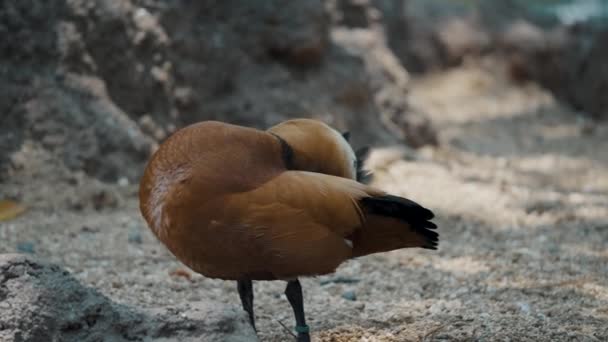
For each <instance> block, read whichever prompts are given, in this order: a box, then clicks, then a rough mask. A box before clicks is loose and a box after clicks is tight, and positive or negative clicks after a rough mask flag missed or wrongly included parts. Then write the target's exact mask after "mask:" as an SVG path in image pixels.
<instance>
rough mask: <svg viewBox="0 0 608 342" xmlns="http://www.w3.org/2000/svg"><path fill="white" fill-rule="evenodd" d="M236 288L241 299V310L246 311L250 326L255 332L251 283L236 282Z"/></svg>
mask: <svg viewBox="0 0 608 342" xmlns="http://www.w3.org/2000/svg"><path fill="white" fill-rule="evenodd" d="M237 288H238V289H239V297H241V303H242V304H243V309H244V310H245V311H247V314H248V315H249V321H250V322H251V326H252V327H253V330H255V331H256V332H257V329H256V328H255V317H254V316H253V282H252V281H251V280H237Z"/></svg>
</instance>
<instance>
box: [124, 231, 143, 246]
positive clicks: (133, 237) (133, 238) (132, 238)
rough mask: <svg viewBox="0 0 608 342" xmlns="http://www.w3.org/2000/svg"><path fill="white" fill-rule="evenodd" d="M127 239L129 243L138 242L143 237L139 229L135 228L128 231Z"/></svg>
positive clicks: (140, 241)
mask: <svg viewBox="0 0 608 342" xmlns="http://www.w3.org/2000/svg"><path fill="white" fill-rule="evenodd" d="M127 239H128V241H129V242H130V243H135V244H140V243H142V242H143V238H142V236H141V233H140V232H139V231H136V230H132V231H130V232H129V236H128V238H127Z"/></svg>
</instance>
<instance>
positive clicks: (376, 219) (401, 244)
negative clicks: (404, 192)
mask: <svg viewBox="0 0 608 342" xmlns="http://www.w3.org/2000/svg"><path fill="white" fill-rule="evenodd" d="M359 204H360V206H361V209H362V210H363V212H364V214H365V217H366V219H365V223H364V225H363V227H361V229H359V230H357V231H356V232H355V233H354V234H353V236H352V241H353V253H354V256H355V257H358V256H363V255H368V254H372V253H378V252H386V251H391V250H395V249H400V248H406V247H421V248H426V249H437V245H438V242H439V234H438V233H437V232H435V229H436V228H437V226H436V225H435V224H434V223H433V222H431V221H430V220H431V219H432V218H433V217H434V216H435V215H434V214H433V212H432V211H430V210H428V209H426V208H424V207H422V206H421V205H419V204H418V203H415V202H413V201H410V200H408V199H406V198H402V197H397V196H391V195H384V196H378V197H366V198H363V199H361V200H360V201H359Z"/></svg>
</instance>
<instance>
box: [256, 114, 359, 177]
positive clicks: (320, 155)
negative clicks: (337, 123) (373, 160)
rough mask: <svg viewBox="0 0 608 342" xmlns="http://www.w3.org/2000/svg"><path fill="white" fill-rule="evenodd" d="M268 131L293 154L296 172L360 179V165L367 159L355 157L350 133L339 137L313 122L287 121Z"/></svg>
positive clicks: (321, 123)
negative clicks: (350, 142)
mask: <svg viewBox="0 0 608 342" xmlns="http://www.w3.org/2000/svg"><path fill="white" fill-rule="evenodd" d="M268 131H269V132H270V133H273V134H275V135H277V136H279V137H280V138H281V139H283V140H284V141H285V142H286V143H287V144H288V145H289V146H290V147H291V149H292V150H293V155H292V165H291V166H292V168H293V169H296V170H302V171H311V172H319V173H324V174H328V175H333V176H338V177H344V178H350V179H355V180H356V179H358V178H359V177H358V175H359V176H360V175H361V165H360V164H361V163H362V159H363V158H364V156H362V155H361V153H355V151H354V150H353V148H352V147H351V145H350V144H349V142H348V133H340V132H338V131H336V130H335V129H333V128H331V127H330V126H328V125H326V124H325V123H323V122H321V121H317V120H312V119H293V120H288V121H284V122H282V123H280V124H278V125H276V126H273V127H271V128H270V129H268ZM361 152H362V151H361Z"/></svg>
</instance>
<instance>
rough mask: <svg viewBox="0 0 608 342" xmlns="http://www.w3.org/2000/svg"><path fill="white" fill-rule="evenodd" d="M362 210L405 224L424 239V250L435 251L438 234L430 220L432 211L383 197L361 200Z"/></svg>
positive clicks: (401, 198) (411, 202)
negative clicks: (392, 218) (399, 220)
mask: <svg viewBox="0 0 608 342" xmlns="http://www.w3.org/2000/svg"><path fill="white" fill-rule="evenodd" d="M361 203H362V205H363V207H364V208H366V209H367V210H369V211H370V212H371V213H373V214H377V215H383V216H390V217H395V218H398V219H401V220H403V221H405V222H407V223H408V224H409V225H410V227H411V229H413V230H414V231H415V232H416V233H418V234H420V235H422V236H424V237H425V240H426V244H425V245H423V246H420V247H422V248H426V249H437V245H438V243H439V234H438V233H437V232H436V231H435V229H437V225H436V224H435V223H433V222H431V221H430V220H431V219H433V218H434V217H435V214H433V212H432V211H430V210H429V209H427V208H424V207H423V206H421V205H420V204H418V203H416V202H414V201H411V200H409V199H407V198H403V197H398V196H393V195H385V196H378V197H366V198H363V199H361Z"/></svg>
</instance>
